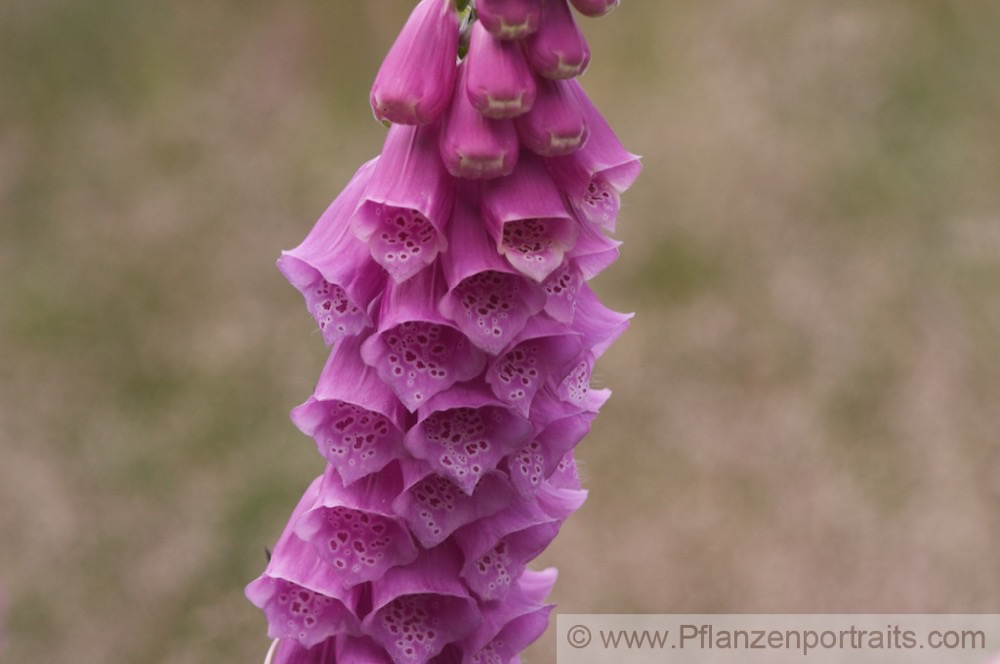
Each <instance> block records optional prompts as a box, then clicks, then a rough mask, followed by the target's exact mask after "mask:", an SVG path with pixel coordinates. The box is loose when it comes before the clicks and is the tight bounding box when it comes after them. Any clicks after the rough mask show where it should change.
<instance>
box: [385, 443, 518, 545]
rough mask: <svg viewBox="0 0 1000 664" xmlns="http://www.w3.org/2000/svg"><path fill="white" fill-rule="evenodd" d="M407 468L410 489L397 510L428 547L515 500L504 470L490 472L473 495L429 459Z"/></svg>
mask: <svg viewBox="0 0 1000 664" xmlns="http://www.w3.org/2000/svg"><path fill="white" fill-rule="evenodd" d="M403 471H404V479H405V482H406V490H404V491H403V493H402V494H400V495H399V497H398V498H396V500H395V502H394V503H393V509H395V511H396V513H397V514H399V515H400V516H402V517H403V519H405V520H406V522H407V523H408V524H409V526H410V531H411V532H412V533H413V536H414V537H416V538H417V541H418V542H420V544H421V546H423V547H424V548H431V547H435V546H437V545H438V544H440V543H441V542H443V541H444V540H445V539H447V538H448V537H449V536H450V535H451V534H452V533H453V532H455V530H457V529H458V528H461V527H462V526H464V525H465V524H467V523H472V522H473V521H475V520H476V519H482V518H483V517H487V516H490V515H492V514H496V513H497V512H499V511H500V510H502V509H503V508H505V507H507V505H509V504H510V503H511V501H512V500H513V499H514V489H513V488H512V487H511V485H510V482H509V481H508V480H507V478H506V476H504V474H503V473H500V472H491V473H487V474H486V475H485V476H484V477H483V478H482V479H481V480H480V481H479V484H478V485H477V486H476V490H475V491H474V492H473V494H472V495H471V496H470V495H467V494H466V493H465V492H464V491H462V489H461V488H459V487H458V485H456V484H455V483H454V482H452V481H451V480H450V479H448V478H447V477H444V476H442V475H439V474H437V473H435V472H433V471H432V470H431V469H430V467H429V466H428V465H427V464H426V462H421V463H419V464H415V463H410V464H404V465H403Z"/></svg>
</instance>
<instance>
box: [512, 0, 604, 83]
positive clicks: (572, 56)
mask: <svg viewBox="0 0 1000 664" xmlns="http://www.w3.org/2000/svg"><path fill="white" fill-rule="evenodd" d="M541 5H542V15H541V18H540V19H539V22H538V30H537V31H536V32H535V33H534V34H532V35H530V36H529V37H528V38H527V39H525V40H524V44H525V53H526V54H527V56H528V62H530V63H531V66H532V68H533V69H534V70H535V71H536V72H538V73H539V74H541V75H542V76H544V77H545V78H553V79H561V78H575V77H577V76H579V75H580V74H582V73H583V72H584V71H585V70H586V69H587V65H588V64H590V47H589V46H587V40H586V39H585V38H584V36H583V33H582V32H580V28H579V26H577V24H576V19H574V18H573V13H572V12H571V11H570V10H569V5H568V4H566V0H541Z"/></svg>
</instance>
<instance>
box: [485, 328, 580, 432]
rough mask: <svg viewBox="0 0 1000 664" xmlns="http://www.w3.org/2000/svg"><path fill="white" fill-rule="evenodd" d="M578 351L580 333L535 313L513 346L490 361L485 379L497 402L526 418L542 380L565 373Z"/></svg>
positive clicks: (543, 381)
mask: <svg viewBox="0 0 1000 664" xmlns="http://www.w3.org/2000/svg"><path fill="white" fill-rule="evenodd" d="M582 350H583V345H582V339H581V337H580V335H578V334H577V333H575V332H572V331H567V330H566V328H565V327H564V326H562V325H559V324H558V323H556V322H555V321H552V320H548V319H545V318H544V317H541V316H536V317H535V318H533V319H532V320H531V321H529V323H528V325H527V326H526V327H525V329H524V330H523V331H522V333H521V334H520V335H518V338H517V340H516V342H515V344H514V346H513V347H512V348H511V349H510V350H508V351H507V352H505V353H504V354H503V355H501V356H500V357H498V358H496V359H495V360H494V361H493V362H491V363H490V365H489V367H488V368H487V369H486V382H487V383H488V384H489V386H490V389H492V390H493V394H495V395H496V397H497V398H498V399H500V401H502V402H503V403H505V404H506V405H507V406H509V407H511V408H513V409H515V410H516V411H517V412H519V413H520V414H521V415H523V416H524V417H528V414H529V412H530V410H531V402H532V400H533V399H534V398H535V394H536V393H537V392H538V390H539V389H540V388H541V387H542V386H543V385H544V384H545V382H546V380H548V379H549V377H550V376H553V375H555V374H557V373H558V374H559V375H565V371H563V369H564V368H565V366H566V365H567V364H568V363H569V362H571V361H572V360H573V359H575V358H576V357H578V356H579V355H580V353H581V351H582ZM560 372H561V373H560Z"/></svg>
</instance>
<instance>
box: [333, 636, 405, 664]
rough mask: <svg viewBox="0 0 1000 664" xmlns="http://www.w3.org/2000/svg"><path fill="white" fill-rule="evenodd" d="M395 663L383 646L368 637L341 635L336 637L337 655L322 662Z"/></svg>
mask: <svg viewBox="0 0 1000 664" xmlns="http://www.w3.org/2000/svg"><path fill="white" fill-rule="evenodd" d="M337 662H350V663H351V664H395V663H394V662H393V659H392V657H391V656H390V655H389V653H388V652H386V650H385V648H383V647H382V646H380V645H379V644H377V643H375V641H373V640H372V639H370V638H368V637H351V636H342V637H340V638H338V639H337V657H336V659H329V660H326V661H324V662H323V664H336V663H337Z"/></svg>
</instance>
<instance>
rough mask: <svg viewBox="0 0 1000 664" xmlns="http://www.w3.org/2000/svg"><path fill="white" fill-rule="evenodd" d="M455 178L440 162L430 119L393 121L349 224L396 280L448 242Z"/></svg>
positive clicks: (419, 266)
mask: <svg viewBox="0 0 1000 664" xmlns="http://www.w3.org/2000/svg"><path fill="white" fill-rule="evenodd" d="M454 197H455V182H454V180H453V179H452V177H451V176H450V175H449V174H448V172H447V171H446V170H445V168H444V164H442V163H441V156H440V153H439V150H438V128H437V126H436V125H430V126H423V127H408V126H404V125H393V126H392V127H390V129H389V133H388V135H387V136H386V139H385V146H384V147H383V149H382V157H381V158H380V159H379V160H378V163H377V164H376V166H375V170H374V172H373V173H372V176H371V182H370V183H369V185H368V188H367V189H366V190H365V194H364V196H363V197H362V199H361V204H360V206H359V207H358V210H357V213H356V214H355V216H354V218H353V220H352V221H351V227H352V229H353V230H354V232H355V233H356V234H357V236H358V237H359V238H361V240H362V241H364V242H367V243H368V246H369V249H370V250H371V255H372V256H373V257H374V258H375V260H376V261H378V263H379V264H380V265H382V267H384V268H385V269H386V270H387V271H388V272H389V274H390V275H391V276H392V278H393V279H394V280H395V281H396V282H402V281H405V280H407V279H409V278H410V277H412V276H413V275H414V274H416V273H417V272H419V271H420V270H422V269H423V268H424V267H426V266H427V265H430V264H431V263H432V262H433V261H434V259H435V258H436V257H437V255H438V252H440V251H444V250H445V249H446V248H447V247H448V243H447V241H446V240H445V238H444V235H443V231H444V227H445V223H446V222H447V221H448V218H449V217H450V216H451V207H452V204H453V201H454Z"/></svg>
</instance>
